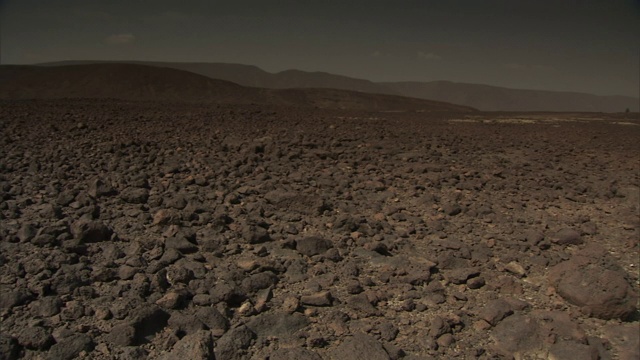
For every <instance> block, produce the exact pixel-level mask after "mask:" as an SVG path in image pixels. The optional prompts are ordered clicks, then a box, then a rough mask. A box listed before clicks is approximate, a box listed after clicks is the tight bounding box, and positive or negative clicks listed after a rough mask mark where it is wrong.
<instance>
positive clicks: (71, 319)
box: [0, 100, 640, 360]
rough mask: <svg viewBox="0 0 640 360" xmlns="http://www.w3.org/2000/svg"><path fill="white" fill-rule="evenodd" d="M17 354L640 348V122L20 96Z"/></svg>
mask: <svg viewBox="0 0 640 360" xmlns="http://www.w3.org/2000/svg"><path fill="white" fill-rule="evenodd" d="M0 122H1V124H2V127H1V130H0V131H1V136H0V287H1V292H0V308H1V310H0V311H1V312H0V333H1V335H0V358H2V359H18V358H24V359H73V358H85V359H146V358H149V359H219V360H227V359H271V360H278V359H310V360H312V359H326V360H330V359H367V360H377V359H401V358H402V359H436V358H437V359H451V358H460V359H514V358H515V359H638V358H639V357H640V351H639V343H638V339H639V325H638V321H639V315H638V290H639V279H638V268H639V267H640V263H639V260H638V251H639V236H640V218H639V206H640V204H639V202H640V200H639V197H640V190H639V186H640V181H639V180H640V179H639V176H640V173H639V159H640V157H639V155H640V149H639V148H638V144H639V141H638V140H639V139H640V119H638V117H637V114H635V115H633V114H631V115H629V114H626V115H625V114H570V113H562V114H548V113H533V114H522V113H514V114H507V113H481V112H473V113H455V112H442V113H427V112H380V111H377V112H367V111H346V110H322V109H308V108H295V107H279V106H267V105H263V106H259V105H251V104H246V105H224V104H219V105H216V104H180V103H171V102H163V103H161V102H126V101H113V100H39V101H32V100H15V101H3V102H1V103H0Z"/></svg>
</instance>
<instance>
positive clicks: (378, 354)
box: [328, 333, 390, 360]
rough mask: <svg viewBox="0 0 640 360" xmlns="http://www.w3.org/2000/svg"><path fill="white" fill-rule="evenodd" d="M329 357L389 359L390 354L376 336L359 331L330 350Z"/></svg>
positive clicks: (369, 359) (338, 358)
mask: <svg viewBox="0 0 640 360" xmlns="http://www.w3.org/2000/svg"><path fill="white" fill-rule="evenodd" d="M328 356H329V359H331V360H342V359H353V360H389V359H390V357H389V354H387V352H386V351H385V349H384V347H383V346H382V344H380V343H379V342H378V341H377V340H376V339H375V338H373V337H371V336H369V335H365V334H362V333H357V334H355V335H353V336H352V337H350V338H347V339H346V340H345V341H344V342H343V343H341V344H340V345H338V346H336V347H334V348H332V349H330V350H329V352H328Z"/></svg>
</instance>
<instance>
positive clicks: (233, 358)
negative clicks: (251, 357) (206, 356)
mask: <svg viewBox="0 0 640 360" xmlns="http://www.w3.org/2000/svg"><path fill="white" fill-rule="evenodd" d="M255 338H256V334H255V333H254V332H253V331H251V330H250V329H249V328H248V327H246V326H244V325H241V326H239V327H237V328H234V329H231V330H229V331H228V332H227V333H225V334H224V335H223V336H222V337H221V338H220V339H219V340H218V341H217V342H216V344H215V348H214V351H215V358H216V359H229V360H243V359H245V358H246V357H247V349H248V348H249V346H251V344H252V343H253V341H254V339H255Z"/></svg>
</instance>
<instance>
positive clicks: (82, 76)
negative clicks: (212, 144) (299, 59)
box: [0, 64, 259, 102]
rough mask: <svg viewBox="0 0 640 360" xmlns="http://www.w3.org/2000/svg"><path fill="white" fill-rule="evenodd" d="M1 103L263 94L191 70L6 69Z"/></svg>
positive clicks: (242, 98) (252, 97)
mask: <svg viewBox="0 0 640 360" xmlns="http://www.w3.org/2000/svg"><path fill="white" fill-rule="evenodd" d="M0 78H4V81H3V82H2V84H0V98H2V99H34V98H37V99H56V98H97V99H102V98H113V99H126V100H134V101H140V100H142V101H144V100H165V101H212V100H214V101H215V102H251V101H256V100H257V97H259V92H258V91H256V90H255V89H249V88H245V87H243V86H240V85H237V84H234V83H232V82H228V81H223V80H214V79H210V78H207V77H204V76H200V75H197V74H193V73H190V72H187V71H181V70H175V69H168V68H156V67H149V66H143V65H132V64H88V65H70V66H59V67H49V68H45V67H37V66H19V67H13V66H2V67H0Z"/></svg>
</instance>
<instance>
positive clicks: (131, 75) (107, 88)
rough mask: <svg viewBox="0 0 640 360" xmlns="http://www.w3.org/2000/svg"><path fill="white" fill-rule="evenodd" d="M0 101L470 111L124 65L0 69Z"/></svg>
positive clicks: (438, 104) (400, 98)
mask: <svg viewBox="0 0 640 360" xmlns="http://www.w3.org/2000/svg"><path fill="white" fill-rule="evenodd" d="M0 80H2V81H1V82H0V99H4V100H22V99H64V98H70V99H80V98H88V99H121V100H128V101H174V102H198V103H217V104H264V105H285V106H295V107H305V108H326V109H348V110H372V111H424V112H471V111H476V109H473V108H469V107H465V106H460V105H454V104H449V103H445V102H438V101H431V100H425V99H415V98H408V97H403V96H396V95H384V94H370V93H363V92H357V91H348V90H337V89H312V88H306V89H265V88H255V87H246V86H242V85H238V84H236V83H233V82H230V81H226V80H219V79H212V78H209V77H206V76H203V75H199V74H195V73H193V72H189V71H184V70H178V69H174V68H169V67H164V68H163V67H158V66H148V65H139V64H127V63H94V64H82V65H64V66H51V67H44V66H23V65H1V66H0Z"/></svg>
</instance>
